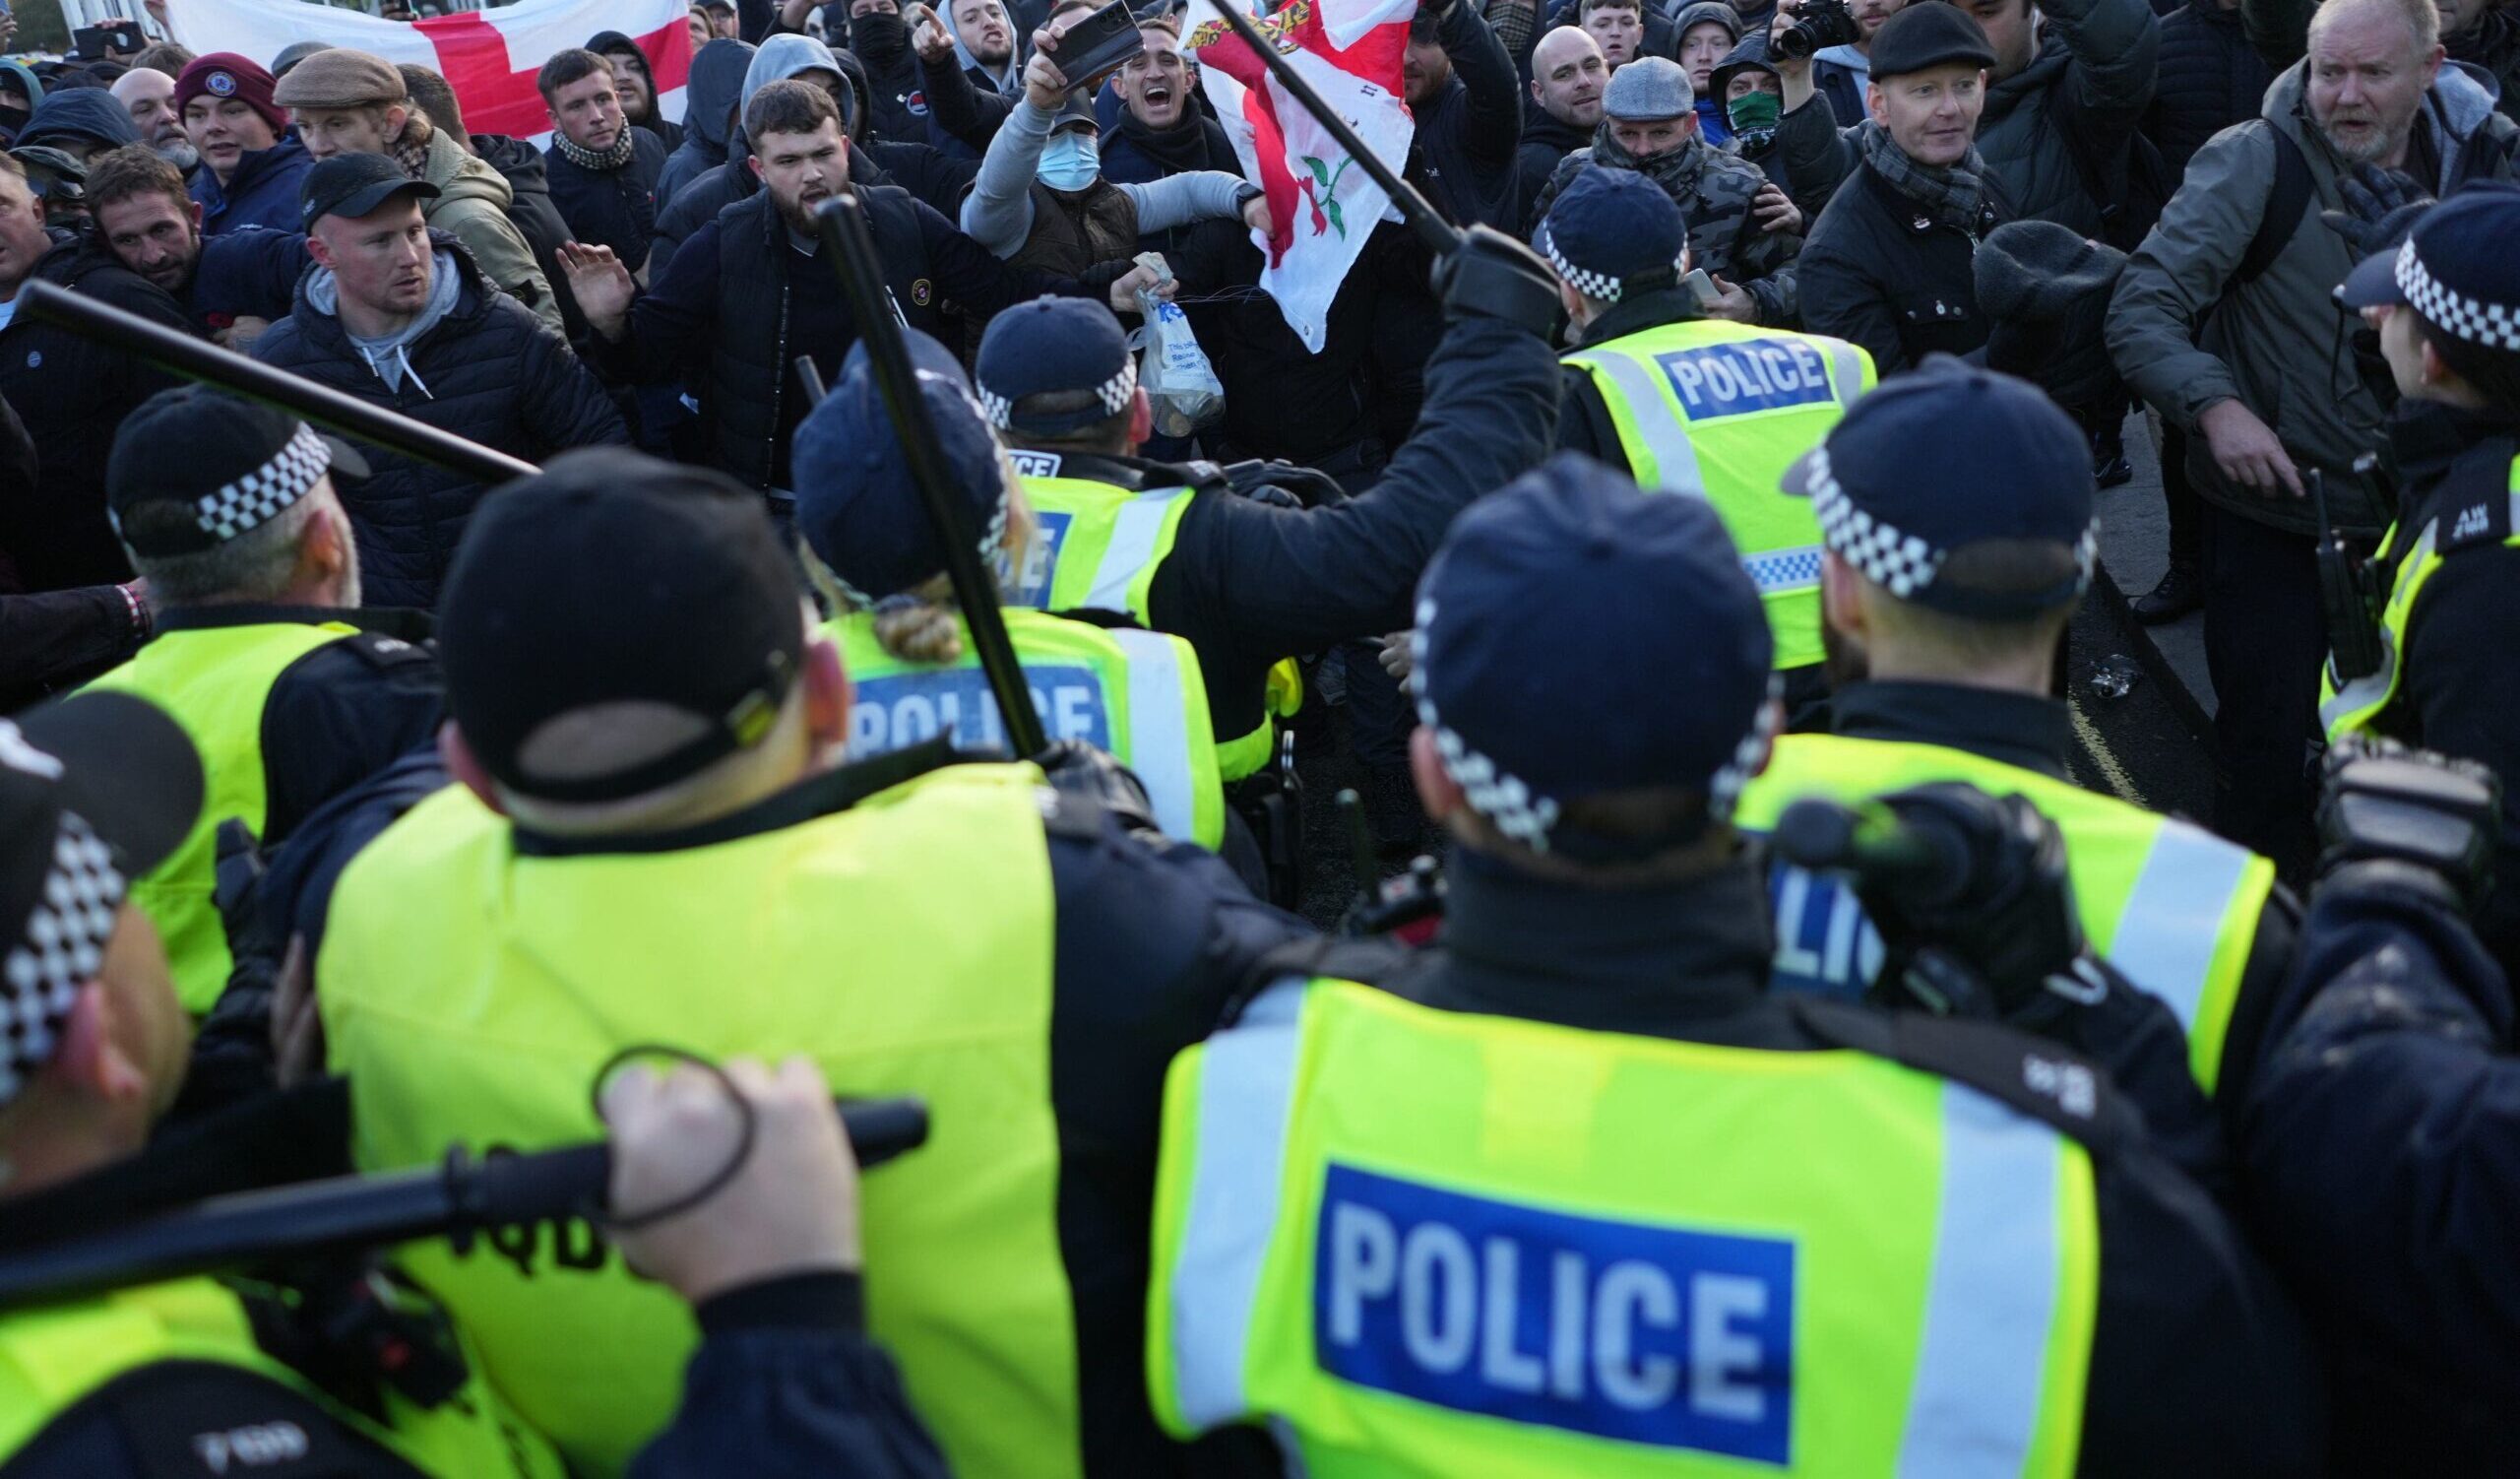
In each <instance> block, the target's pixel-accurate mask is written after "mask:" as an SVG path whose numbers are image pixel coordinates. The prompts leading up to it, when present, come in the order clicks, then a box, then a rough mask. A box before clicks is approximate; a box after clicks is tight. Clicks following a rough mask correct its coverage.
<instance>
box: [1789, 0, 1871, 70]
mask: <svg viewBox="0 0 2520 1479" xmlns="http://www.w3.org/2000/svg"><path fill="white" fill-rule="evenodd" d="M1861 39H1863V32H1859V31H1858V30H1857V29H1856V24H1855V12H1854V11H1852V10H1850V9H1848V8H1847V0H1802V8H1801V9H1800V10H1798V11H1796V13H1795V17H1794V24H1793V25H1791V26H1789V27H1787V28H1786V29H1785V30H1783V31H1781V32H1777V37H1776V50H1777V55H1779V56H1785V57H1793V58H1795V59H1796V60H1800V59H1801V58H1804V57H1808V56H1810V55H1812V54H1814V53H1816V52H1819V51H1823V50H1826V49H1827V48H1829V47H1831V46H1852V45H1854V44H1855V43H1856V42H1858V41H1859V40H1861Z"/></svg>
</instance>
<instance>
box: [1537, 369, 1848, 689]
mask: <svg viewBox="0 0 2520 1479" xmlns="http://www.w3.org/2000/svg"><path fill="white" fill-rule="evenodd" d="M1565 360H1566V362H1567V363H1568V364H1573V365H1579V366H1581V367H1582V368H1583V369H1584V370H1585V371H1586V373H1588V374H1590V375H1591V376H1592V379H1593V385H1594V387H1595V388H1596V389H1598V390H1599V391H1600V392H1601V395H1602V403H1603V405H1604V406H1606V407H1607V408H1608V410H1609V416H1610V424H1611V425H1612V426H1613V427H1615V428H1617V431H1618V439H1619V445H1620V448H1621V450H1623V451H1624V452H1625V453H1626V454H1627V465H1628V469H1629V471H1630V472H1632V473H1633V474H1634V475H1635V478H1636V483H1637V486H1639V487H1642V488H1646V489H1648V490H1652V489H1655V488H1665V489H1669V490H1670V491H1673V492H1680V493H1695V494H1697V495H1699V496H1701V497H1704V498H1705V499H1706V500H1707V501H1708V502H1710V503H1712V504H1714V505H1715V513H1716V517H1718V518H1720V519H1722V520H1723V521H1724V529H1725V532H1726V533H1727V534H1730V535H1731V536H1733V544H1734V545H1735V546H1736V547H1739V549H1740V551H1741V564H1742V567H1743V568H1745V569H1747V570H1748V571H1749V572H1750V579H1751V581H1752V582H1753V583H1754V584H1756V585H1757V586H1758V588H1759V597H1760V600H1761V601H1762V602H1764V603H1765V605H1766V607H1767V613H1768V628H1769V630H1770V632H1771V634H1772V635H1773V636H1774V637H1775V639H1776V666H1777V667H1778V668H1780V669H1785V668H1801V667H1806V666H1808V665H1810V664H1813V663H1816V662H1819V661H1820V658H1821V651H1820V521H1819V520H1818V518H1816V517H1815V516H1814V515H1813V514H1812V512H1811V500H1809V499H1808V498H1796V497H1792V496H1790V495H1788V494H1786V493H1784V492H1781V491H1779V490H1778V483H1779V482H1781V481H1782V480H1783V478H1784V477H1785V472H1786V470H1787V469H1788V468H1790V467H1792V466H1793V465H1794V463H1795V460H1796V459H1797V458H1799V457H1800V456H1801V455H1802V454H1803V453H1805V452H1808V451H1810V450H1811V449H1812V448H1813V447H1816V446H1818V445H1819V444H1820V439H1821V438H1822V437H1825V436H1827V435H1828V434H1829V428H1830V427H1832V426H1835V425H1836V424H1837V423H1838V418H1840V417H1841V416H1844V415H1845V414H1846V410H1847V408H1848V407H1850V406H1852V405H1854V404H1855V400H1856V397H1858V396H1859V395H1861V394H1863V393H1864V392H1865V391H1867V390H1870V389H1871V388H1872V386H1873V370H1872V356H1871V355H1870V354H1865V353H1864V352H1863V351H1862V350H1861V349H1859V348H1858V347H1857V346H1855V345H1851V344H1848V343H1847V342H1846V341H1844V340H1841V339H1830V338H1828V337H1826V336H1825V335H1819V334H1797V333H1795V332H1793V331H1791V330H1788V329H1762V328H1758V327H1755V326H1753V325H1749V324H1736V323H1729V322H1726V321H1724V320H1720V319H1693V320H1690V321H1688V322H1686V323H1676V324H1663V325H1660V326H1658V327H1655V328H1651V329H1645V330H1641V331H1639V332H1637V333H1634V334H1626V335H1622V336H1620V337H1619V338H1617V339H1613V340H1609V341H1607V343H1603V344H1596V345H1587V346H1585V347H1584V348H1583V349H1581V350H1578V351H1576V352H1574V353H1573V354H1567V355H1566V356H1565Z"/></svg>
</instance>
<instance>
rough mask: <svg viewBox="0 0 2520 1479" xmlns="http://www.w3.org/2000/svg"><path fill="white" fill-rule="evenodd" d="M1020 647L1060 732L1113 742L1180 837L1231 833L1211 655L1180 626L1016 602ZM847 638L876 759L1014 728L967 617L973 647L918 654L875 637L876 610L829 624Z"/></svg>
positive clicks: (855, 752)
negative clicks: (907, 656) (1110, 623)
mask: <svg viewBox="0 0 2520 1479" xmlns="http://www.w3.org/2000/svg"><path fill="white" fill-rule="evenodd" d="M1005 614H1006V637H1007V640H1008V642H1010V643H1011V644H1013V646H1014V648H1015V658H1016V661H1017V662H1019V663H1021V664H1022V665H1023V667H1024V674H1025V677H1026V678H1027V680H1028V681H1029V683H1030V685H1031V687H1032V690H1033V707H1034V708H1036V709H1039V710H1040V714H1041V728H1042V731H1043V733H1045V734H1046V735H1048V737H1049V738H1050V739H1052V740H1084V741H1085V742H1086V743H1088V744H1091V745H1094V746H1096V747H1097V748H1100V749H1106V750H1109V751H1110V752H1111V753H1112V754H1113V755H1115V756H1117V757H1118V758H1119V761H1120V763H1121V764H1123V765H1126V766H1128V767H1129V769H1131V770H1133V771H1135V772H1136V773H1137V777H1138V779H1139V780H1141V781H1143V782H1145V783H1146V791H1147V798H1148V800H1149V801H1151V802H1153V803H1154V804H1155V820H1156V824H1157V825H1158V826H1161V827H1162V828H1164V830H1165V831H1166V832H1169V833H1170V834H1172V835H1173V836H1175V837H1183V838H1187V839H1189V840H1190V841H1192V842H1195V843H1197V844H1199V846H1201V847H1204V848H1208V849H1210V850H1214V849H1215V848H1217V847H1219V846H1221V845H1222V844H1223V843H1224V841H1225V782H1224V780H1223V779H1222V778H1221V777H1220V776H1219V774H1218V771H1217V744H1216V732H1215V728H1214V726H1212V725H1211V724H1210V723H1209V722H1208V688H1207V683H1206V681H1205V680H1204V679H1203V678H1202V677H1201V675H1200V673H1199V656H1198V654H1197V653H1195V652H1192V651H1191V650H1190V644H1189V643H1187V642H1184V641H1182V640H1181V639H1180V638H1179V637H1171V636H1166V635H1165V634H1164V633H1162V632H1152V631H1134V630H1131V629H1129V628H1127V627H1114V628H1111V629H1108V630H1106V629H1104V628H1103V627H1099V626H1093V625H1089V624H1088V623H1086V622H1083V621H1069V620H1065V619H1063V618H1061V617H1058V616H1051V615H1046V614H1044V613H1042V612H1040V611H1024V610H1022V609H1020V608H1018V609H1011V610H1009V611H1007V612H1006V613H1005ZM824 629H825V630H827V631H829V632H830V633H831V635H832V639H833V640H834V641H835V642H837V643H839V644H840V656H841V662H842V664H843V665H844V666H845V667H846V668H847V669H848V671H849V677H850V681H851V684H852V685H853V686H854V687H855V689H856V695H855V697H854V698H852V699H851V704H850V710H849V758H850V759H851V760H867V759H872V758H874V757H875V756H877V755H882V754H889V753H891V752H892V751H894V750H897V749H904V748H907V747H909V746H910V745H913V744H916V743H919V742H921V741H922V740H933V739H935V738H936V737H937V736H939V735H942V734H946V733H949V732H950V733H951V734H952V735H953V736H954V737H955V739H956V740H958V741H959V742H962V743H965V744H971V745H979V746H1001V747H1002V746H1004V745H1005V743H1006V730H1005V727H1004V725H1003V723H1002V722H1001V721H1000V719H999V717H998V712H997V699H996V696H995V695H993V694H991V693H990V692H989V687H988V676H987V675H986V674H984V673H982V672H981V671H980V664H979V655H978V652H977V649H975V648H974V646H973V645H972V642H971V638H970V635H969V628H968V627H967V628H966V629H965V636H964V640H963V655H962V657H961V658H959V659H958V660H956V661H954V662H952V663H948V664H944V665H942V666H934V665H929V664H924V663H909V662H904V661H903V660H902V659H900V658H897V657H894V656H893V655H892V654H891V653H889V652H886V651H885V650H884V645H883V644H882V643H881V642H878V641H877V640H875V616H874V613H873V612H871V611H860V612H857V613H856V614H854V615H849V616H842V617H839V618H837V619H835V620H832V621H830V622H828V623H826V624H825V628H824Z"/></svg>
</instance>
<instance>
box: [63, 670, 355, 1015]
mask: <svg viewBox="0 0 2520 1479" xmlns="http://www.w3.org/2000/svg"><path fill="white" fill-rule="evenodd" d="M357 630H358V628H356V627H354V626H349V625H347V624H345V623H343V622H339V621H326V622H323V623H320V624H318V623H313V622H299V621H272V622H262V623H257V624H255V625H251V626H205V627H186V628H184V629H182V630H179V631H170V632H165V633H162V634H160V635H159V636H158V637H157V638H156V639H155V640H153V641H151V642H150V643H149V645H148V646H146V647H143V648H141V649H140V651H139V652H138V653H136V654H135V655H133V657H132V659H131V661H130V662H127V663H125V664H123V665H122V666H121V667H119V668H116V669H114V670H113V671H112V672H110V673H107V674H105V675H103V676H102V677H99V678H97V679H96V680H95V683H94V684H92V686H94V687H98V688H112V689H116V690H119V691H121V692H125V693H133V694H137V695H139V696H140V697H142V698H145V699H148V700H149V701H150V702H151V703H154V704H156V705H157V706H158V708H160V709H163V710H164V711H165V712H166V714H167V716H168V717H169V718H171V719H173V720H174V721H175V723H176V724H178V725H180V726H182V728H183V731H184V734H185V735H186V737H188V738H189V739H190V740H192V741H193V748H195V749H197V750H199V751H200V752H201V773H202V804H201V814H200V816H198V817H197V818H195V819H194V821H193V827H192V830H191V831H190V832H188V833H186V834H185V835H184V840H183V842H182V844H181V845H180V846H178V847H177V848H176V849H175V851H174V852H172V853H170V854H168V855H167V856H166V859H165V861H164V862H162V863H160V864H158V866H157V867H156V868H152V869H151V870H150V871H149V873H148V875H147V876H146V877H143V878H141V879H139V880H138V881H136V882H135V883H133V884H132V887H131V899H132V902H133V903H135V904H138V905H139V906H140V909H141V912H142V913H144V914H146V915H148V916H149V923H151V924H152V925H155V926H157V927H158V934H159V936H160V937H162V938H163V939H164V940H165V941H166V964H167V968H168V970H169V971H170V972H171V973H172V974H173V976H174V979H175V996H176V997H177V998H178V999H179V1000H181V1001H182V1002H183V1003H184V1009H185V1010H186V1011H189V1012H191V1013H192V1014H193V1015H195V1016H200V1015H202V1014H204V1013H206V1012H208V1011H209V1010H210V1009H211V1007H212V1006H213V1005H215V1004H217V1002H218V1000H219V994H220V993H221V992H223V991H225V990H226V989H227V973H228V970H229V969H230V967H231V966H232V965H233V964H234V962H233V960H232V958H231V957H230V956H229V955H228V953H227V928H226V925H225V924H224V923H223V922H222V921H221V919H220V917H219V907H218V905H217V904H216V903H215V902H214V901H213V898H212V894H213V892H214V890H215V889H216V888H217V887H218V883H219V824H220V823H221V822H222V821H224V820H226V819H227V818H228V817H231V816H235V817H242V818H243V819H244V822H245V825H246V826H248V827H250V828H252V829H253V832H254V835H255V836H256V837H260V836H262V835H263V824H264V821H265V819H266V818H265V805H266V803H267V800H268V798H267V797H266V795H265V788H264V777H263V704H264V702H265V701H266V700H268V699H269V698H270V697H271V692H272V685H273V684H274V683H277V682H279V681H280V675H282V674H283V673H285V672H286V671H288V668H289V665H290V664H292V663H295V662H296V661H297V660H298V659H299V658H302V657H304V656H306V655H307V654H308V653H310V652H313V651H314V650H315V649H317V648H319V647H325V646H329V645H330V644H332V643H334V642H338V641H340V640H341V639H342V638H344V637H346V636H350V635H353V634H355V633H356V632H357Z"/></svg>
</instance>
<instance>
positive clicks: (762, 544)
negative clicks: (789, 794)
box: [437, 447, 804, 802]
mask: <svg viewBox="0 0 2520 1479" xmlns="http://www.w3.org/2000/svg"><path fill="white" fill-rule="evenodd" d="M801 599H802V598H801V595H800V592H799V590H798V587H797V583H796V575H795V567H794V565H793V564H792V563H791V562H790V561H789V559H788V554H787V552H786V551H785V550H784V549H782V548H781V547H780V544H779V538H778V536H777V535H776V534H775V533H774V532H773V531H772V529H771V525H770V517H769V514H768V512H767V510H766V509H765V508H764V507H763V505H762V500H761V495H760V494H758V493H755V492H752V491H750V490H748V489H746V488H744V487H743V486H741V485H740V484H738V483H736V482H734V481H733V480H731V479H729V478H726V477H725V476H724V475H723V474H719V473H715V472H710V471H707V470H704V469H699V468H690V467H682V466H677V465H675V464H672V463H665V462H659V461H657V460H656V459H654V458H651V457H643V456H641V455H639V454H638V453H635V452H630V451H626V450H624V449H621V448H617V447H596V448H588V449H585V450H582V451H576V452H570V453H565V454H563V455H562V456H560V457H557V458H555V459H553V460H552V461H551V463H550V464H549V465H548V466H547V467H546V468H545V469H544V470H543V471H542V472H541V473H540V474H538V475H536V476H535V477H532V478H523V479H519V480H518V481H516V482H511V483H508V484H506V485H504V486H502V487H500V488H497V489H495V490H494V491H492V492H491V493H490V495H489V496H488V497H487V498H485V499H483V500H482V503H481V507H480V510H479V512H477V513H475V514H474V515H473V520H472V523H471V524H470V526H469V527H468V528H467V529H466V531H465V535H464V544H463V547H461V548H459V549H458V550H457V551H456V555H455V563H454V565H453V567H452V568H451V569H450V570H449V571H448V574H447V579H446V588H445V590H444V592H443V593H442V594H441V596H440V598H439V601H438V614H437V640H438V657H439V660H440V662H441V663H442V664H443V665H444V666H445V669H446V687H447V707H448V709H449V711H450V712H451V713H452V714H453V715H454V718H455V723H456V725H457V727H458V728H459V729H461V730H462V732H463V735H464V739H465V742H466V743H467V744H468V745H469V746H470V747H471V749H472V751H473V756H474V757H475V758H476V759H478V760H479V761H480V762H481V766H482V768H483V769H485V770H487V771H488V772H489V773H490V775H491V776H492V777H494V778H495V779H497V780H498V781H499V782H500V783H501V784H502V785H505V786H507V787H509V788H511V789H512V790H514V791H516V792H517V793H518V794H520V795H523V796H528V797H533V798H536V799H537V800H541V801H551V802H608V801H621V800H625V799H627V798H629V797H634V796H639V795H642V794H644V793H646V792H650V791H654V790H656V789H658V788H659V787H662V786H669V785H671V784H673V783H674V782H675V781H679V780H682V779H684V778H686V777H688V776H691V775H695V774H697V773H698V772H699V771H701V770H702V769H704V768H706V767H707V766H709V765H710V764H712V763H714V762H716V761H717V760H719V759H720V758H722V757H724V756H725V755H729V754H732V753H733V752H735V751H736V750H739V749H742V748H745V747H747V746H749V745H751V744H753V743H754V742H755V741H757V740H760V739H761V738H762V736H764V735H765V734H767V733H769V730H770V727H771V722H772V721H773V720H775V719H776V718H777V717H778V715H779V710H780V706H781V705H782V704H783V703H785V702H786V701H787V697H788V687H789V685H790V684H792V683H793V682H794V681H795V678H796V671H797V667H798V665H799V663H800V662H801V660H802V658H803V654H804V621H803V616H802V614H801V613H800V611H799V610H798V602H799V601H800V600H801ZM634 702H644V703H651V704H659V705H662V706H664V707H666V708H669V709H673V710H677V711H679V712H681V713H683V714H687V715H690V716H691V717H693V718H695V719H698V720H700V721H701V723H702V728H701V730H700V732H699V733H698V734H697V735H695V736H694V738H693V739H691V740H689V741H687V742H685V743H683V744H681V745H678V746H676V747H674V748H673V749H671V750H669V751H667V752H666V753H664V754H662V755H657V756H654V757H652V758H649V759H646V760H643V761H640V762H638V763H636V764H633V765H629V766H626V767H624V768H621V769H619V770H615V771H611V772H607V773H603V774H599V775H583V774H571V775H557V774H548V773H542V774H537V773H536V771H535V770H534V769H532V768H531V767H529V766H528V765H527V764H526V762H525V760H524V758H523V754H524V751H525V750H526V748H527V747H528V743H529V741H530V740H533V739H534V737H535V736H536V733H537V732H538V731H540V730H541V729H542V728H543V726H545V725H547V724H549V723H550V722H552V721H553V720H556V719H559V718H561V717H563V716H565V715H569V714H573V713H577V712H579V711H582V710H585V709H589V708H593V707H595V706H597V705H600V704H616V703H634Z"/></svg>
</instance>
